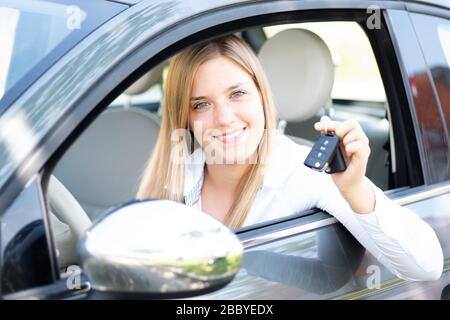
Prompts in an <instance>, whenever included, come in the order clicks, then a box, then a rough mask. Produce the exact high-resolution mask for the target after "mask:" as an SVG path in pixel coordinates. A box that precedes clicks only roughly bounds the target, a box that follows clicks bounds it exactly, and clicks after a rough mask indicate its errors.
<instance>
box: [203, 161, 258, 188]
mask: <svg viewBox="0 0 450 320" xmlns="http://www.w3.org/2000/svg"><path fill="white" fill-rule="evenodd" d="M249 169H250V165H249V164H209V165H206V167H205V179H208V180H209V183H210V184H211V185H212V186H213V187H214V188H215V189H218V190H228V191H233V192H234V191H236V190H237V186H238V185H239V182H240V181H241V178H242V177H243V176H244V175H245V174H246V172H247V170H249Z"/></svg>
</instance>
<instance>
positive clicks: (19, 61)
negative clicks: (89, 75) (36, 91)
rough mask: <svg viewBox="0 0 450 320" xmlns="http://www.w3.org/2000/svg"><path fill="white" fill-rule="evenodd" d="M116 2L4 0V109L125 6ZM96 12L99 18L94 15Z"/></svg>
mask: <svg viewBox="0 0 450 320" xmlns="http://www.w3.org/2000/svg"><path fill="white" fill-rule="evenodd" d="M124 8H125V6H123V5H119V4H114V3H110V4H108V3H100V2H93V3H89V2H88V1H87V2H81V3H78V4H77V5H75V4H73V3H72V2H70V1H66V0H65V1H59V2H54V1H32V2H30V1H27V0H15V1H0V33H1V34H2V37H1V38H0V113H1V112H2V109H3V108H6V107H7V106H8V105H9V104H10V103H11V102H12V101H13V100H14V98H15V97H17V95H18V93H19V92H13V91H14V90H16V91H20V90H23V89H24V87H26V86H28V85H29V84H30V83H32V82H33V81H34V80H36V79H37V78H38V77H39V76H40V75H41V74H42V73H43V72H44V71H45V70H46V69H47V68H48V67H49V66H51V65H52V64H53V63H55V61H57V60H58V59H59V58H60V57H61V56H62V55H63V54H64V53H65V52H67V50H68V49H70V48H71V47H72V46H73V45H74V44H76V43H77V42H79V41H80V40H81V39H83V38H84V37H85V36H86V35H87V34H89V32H90V31H92V30H93V29H94V28H95V27H98V26H99V25H101V24H102V23H103V22H105V21H106V20H107V19H108V18H110V17H111V16H113V15H114V14H116V13H118V12H120V11H121V10H123V9H124ZM94 12H95V19H94Z"/></svg>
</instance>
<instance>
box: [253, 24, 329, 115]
mask: <svg viewBox="0 0 450 320" xmlns="http://www.w3.org/2000/svg"><path fill="white" fill-rule="evenodd" d="M258 56H259V59H260V61H261V64H262V66H263V68H264V70H265V72H266V75H267V78H268V80H269V83H270V86H271V89H272V92H273V96H274V100H275V107H276V109H277V111H278V116H279V118H280V119H281V120H286V121H292V122H300V121H303V120H306V119H309V118H311V117H312V116H313V115H314V114H316V113H317V112H318V111H320V109H321V108H323V107H325V106H326V105H327V103H328V101H329V99H330V96H331V89H332V88H333V81H334V65H333V60H332V58H331V53H330V51H329V49H328V47H327V45H326V44H325V42H324V41H323V40H322V39H321V38H320V37H319V36H318V35H316V34H315V33H313V32H311V31H308V30H305V29H288V30H284V31H281V32H279V33H277V34H276V35H274V36H273V37H272V38H270V39H268V40H267V41H266V42H265V43H264V44H263V46H262V47H261V50H260V52H259V54H258Z"/></svg>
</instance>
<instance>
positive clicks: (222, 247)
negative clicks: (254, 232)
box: [79, 199, 243, 298]
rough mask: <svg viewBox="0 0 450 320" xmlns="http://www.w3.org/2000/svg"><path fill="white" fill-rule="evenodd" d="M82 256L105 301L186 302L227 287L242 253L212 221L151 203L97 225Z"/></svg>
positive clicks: (82, 242)
mask: <svg viewBox="0 0 450 320" xmlns="http://www.w3.org/2000/svg"><path fill="white" fill-rule="evenodd" d="M79 254H80V261H81V264H82V267H83V272H84V274H86V275H87V277H88V278H89V281H90V283H91V287H92V288H93V289H95V291H96V292H97V293H99V294H101V295H104V296H105V297H119V296H120V298H123V297H131V298H136V297H137V298H139V297H142V298H181V297H189V296H194V295H199V294H204V293H209V292H212V291H215V290H217V289H220V288H222V287H224V286H225V285H227V284H228V283H229V282H230V281H231V280H232V279H233V277H234V276H235V275H236V273H237V271H238V270H239V267H240V265H241V261H242V255H243V248H242V245H241V243H240V241H239V240H238V239H237V237H236V236H235V234H234V233H233V232H232V231H231V230H230V229H228V228H227V227H225V226H224V225H222V224H221V223H220V222H219V221H217V220H216V219H214V218H212V217H211V216H209V215H207V214H204V213H202V212H199V211H198V210H196V209H194V208H190V207H187V206H185V205H183V204H180V203H177V202H174V201H169V200H151V199H149V200H142V201H135V202H132V203H129V204H126V205H124V206H122V207H119V208H117V209H114V210H113V211H112V212H110V213H109V214H108V215H107V216H105V217H104V218H103V219H101V220H100V221H98V222H97V223H96V224H95V225H94V226H92V227H91V228H90V229H89V230H88V231H87V232H86V234H85V235H84V236H83V237H82V239H81V240H80V243H79Z"/></svg>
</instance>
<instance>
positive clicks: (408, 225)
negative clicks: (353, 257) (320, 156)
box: [311, 119, 443, 280]
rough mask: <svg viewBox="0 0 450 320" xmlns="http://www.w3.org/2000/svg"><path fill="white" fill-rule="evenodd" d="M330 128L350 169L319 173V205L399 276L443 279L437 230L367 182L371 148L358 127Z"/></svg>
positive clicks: (329, 124) (344, 124)
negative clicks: (339, 140)
mask: <svg viewBox="0 0 450 320" xmlns="http://www.w3.org/2000/svg"><path fill="white" fill-rule="evenodd" d="M322 120H324V119H322ZM325 120H328V119H325ZM327 127H328V130H331V131H334V132H335V133H336V134H337V135H338V136H339V137H340V139H341V140H342V147H343V149H344V151H345V152H344V156H345V157H346V158H347V159H346V160H347V169H346V170H345V171H343V172H340V173H335V174H332V175H331V177H330V175H327V174H324V173H318V174H317V177H316V178H317V181H318V182H319V183H318V184H317V188H318V189H317V193H316V194H317V206H318V207H319V208H321V209H323V210H326V211H327V212H329V213H330V214H332V215H333V216H335V217H336V218H337V219H338V220H339V221H340V222H341V223H342V224H343V225H344V226H345V227H346V228H347V229H348V230H349V231H350V232H351V233H352V234H353V235H354V236H355V237H356V238H357V239H358V240H359V241H360V242H361V244H363V245H364V246H365V247H366V248H367V249H368V250H369V251H370V252H371V253H372V254H373V255H374V256H375V257H376V258H377V259H378V260H379V261H380V262H382V263H383V264H384V265H385V266H386V267H388V268H389V269H390V270H391V271H392V272H393V273H394V274H396V275H397V276H398V277H400V278H403V279H409V280H435V279H438V278H439V277H440V275H441V273H442V268H443V253H442V248H441V245H440V243H439V240H438V239H437V236H436V234H435V232H434V230H433V229H432V228H431V227H430V226H429V225H428V224H427V223H425V221H423V220H422V219H421V218H420V217H419V216H418V215H417V214H416V213H415V212H413V211H411V210H409V209H407V208H404V207H401V206H400V205H398V204H396V203H395V202H393V201H392V200H390V199H389V198H388V197H387V196H386V195H385V194H384V193H383V191H382V190H381V189H379V188H378V187H377V186H375V185H374V184H373V183H372V182H371V181H370V180H369V179H367V178H366V177H365V171H366V166H367V160H368V157H369V154H370V148H369V145H368V143H369V140H368V138H367V136H366V135H365V134H364V132H363V130H362V129H361V127H360V126H359V124H358V123H357V122H356V121H354V120H349V121H344V122H334V121H329V120H328V121H327ZM315 129H316V130H323V129H324V123H323V122H320V123H316V124H315ZM311 172H313V171H312V170H311Z"/></svg>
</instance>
